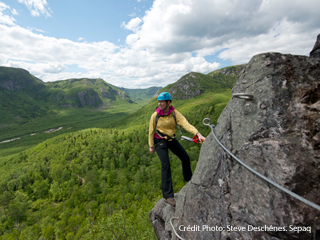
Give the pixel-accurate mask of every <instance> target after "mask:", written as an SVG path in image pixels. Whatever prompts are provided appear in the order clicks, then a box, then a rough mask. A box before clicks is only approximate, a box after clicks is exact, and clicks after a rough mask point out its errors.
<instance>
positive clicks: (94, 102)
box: [77, 88, 102, 107]
mask: <svg viewBox="0 0 320 240" xmlns="http://www.w3.org/2000/svg"><path fill="white" fill-rule="evenodd" d="M77 97H78V100H79V102H80V106H81V107H84V106H99V105H101V104H102V101H101V99H100V97H99V95H98V93H97V92H96V91H95V90H94V89H92V88H88V89H86V90H83V91H80V92H78V94H77Z"/></svg>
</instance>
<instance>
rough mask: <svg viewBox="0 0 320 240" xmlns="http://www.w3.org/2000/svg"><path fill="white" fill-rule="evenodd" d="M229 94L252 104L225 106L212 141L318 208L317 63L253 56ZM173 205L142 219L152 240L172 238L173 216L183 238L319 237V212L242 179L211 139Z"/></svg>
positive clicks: (242, 172)
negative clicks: (247, 97) (150, 226)
mask: <svg viewBox="0 0 320 240" xmlns="http://www.w3.org/2000/svg"><path fill="white" fill-rule="evenodd" d="M318 39H319V37H318ZM233 93H249V94H252V95H253V96H254V98H253V99H252V100H251V101H248V100H244V99H238V98H233V99H232V100H231V101H230V102H229V103H228V105H227V106H226V108H225V109H224V111H223V112H222V114H221V116H220V118H219V120H218V124H217V126H216V128H215V130H214V131H215V133H216V135H217V137H218V139H219V140H220V141H221V142H222V144H224V145H225V146H226V147H227V148H228V149H229V150H230V151H231V152H232V153H233V154H234V155H236V156H237V157H238V158H240V159H241V160H242V161H243V162H245V163H246V164H247V165H249V166H251V167H252V168H253V169H255V170H256V171H258V172H260V173H261V174H263V175H264V176H266V177H268V178H269V179H271V180H273V181H275V182H276V183H278V184H280V185H281V186H284V187H285V188H287V189H289V190H291V191H292V192H294V193H296V194H298V195H300V196H302V197H304V198H306V199H308V200H310V201H312V202H314V203H316V204H318V205H320V161H319V159H320V58H316V57H306V56H294V55H283V54H280V53H264V54H259V55H256V56H254V57H253V58H252V59H251V60H250V62H249V64H248V65H247V66H246V67H245V68H244V70H243V71H242V72H241V74H240V75H239V77H238V79H237V82H236V84H235V86H234V88H233ZM175 198H176V201H177V206H176V208H175V209H174V208H172V207H171V206H169V205H167V204H165V203H164V202H163V200H160V201H159V202H158V203H157V204H156V206H155V208H154V209H153V210H152V211H151V212H150V214H149V218H150V221H151V222H152V224H153V226H154V229H155V232H156V235H157V237H158V239H178V237H176V234H175V233H174V232H173V231H172V228H171V226H170V223H169V221H170V219H171V218H172V217H176V218H179V221H177V220H173V225H174V227H175V229H176V231H177V233H178V234H179V235H180V236H181V237H182V238H183V239H208V240H209V239H270V240H271V239H273V240H274V239H313V238H314V237H315V236H316V238H315V239H318V237H319V236H320V219H318V220H317V219H316V217H319V215H320V212H319V211H317V210H315V209H313V208H312V207H310V206H308V205H306V204H305V203H302V202H300V201H299V200H297V199H295V198H293V197H291V196H289V195H288V194H286V193H284V192H282V191H281V190H279V189H277V188H275V187H274V186H272V185H270V184H268V183H267V182H265V181H264V180H262V179H260V178H259V177H258V176H256V175H254V174H253V173H251V172H249V171H248V170H247V169H246V168H244V167H243V166H242V165H240V164H239V163H238V162H237V161H235V160H234V159H233V158H231V157H230V156H229V155H228V154H227V153H226V152H225V151H224V150H223V149H222V148H221V147H220V146H219V145H218V143H217V142H216V141H215V139H214V138H213V135H212V133H210V134H209V136H208V137H207V140H206V141H205V142H204V144H203V146H202V149H201V153H200V157H199V162H198V164H197V167H196V170H195V172H194V175H193V177H192V179H191V181H190V182H188V183H187V184H186V185H185V186H184V187H183V189H181V191H180V192H179V193H178V194H176V195H175ZM188 226H189V227H191V228H189V231H188V228H187V227H188ZM206 226H207V227H206ZM265 226H267V227H268V228H266V227H265ZM270 226H271V227H273V228H270ZM184 227H185V228H184ZM192 227H193V228H192ZM232 227H233V228H235V227H240V228H239V229H231V228H232ZM259 227H260V229H259ZM276 227H278V229H277V230H278V231H275V228H276ZM294 227H297V228H298V227H302V229H304V231H300V232H299V233H298V232H297V231H294V230H297V228H296V229H294ZM281 228H282V230H286V231H281ZM236 230H237V231H236Z"/></svg>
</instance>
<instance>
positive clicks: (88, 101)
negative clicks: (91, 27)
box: [0, 67, 159, 127]
mask: <svg viewBox="0 0 320 240" xmlns="http://www.w3.org/2000/svg"><path fill="white" fill-rule="evenodd" d="M158 89H159V88H157V87H156V88H148V89H125V88H118V87H115V86H113V85H111V84H108V83H107V82H105V81H104V80H103V79H100V78H98V79H88V78H82V79H67V80H60V81H56V82H48V83H45V82H43V81H41V80H40V79H38V78H36V77H34V76H33V75H31V74H30V73H29V72H28V71H26V70H24V69H19V68H9V67H0V102H1V104H0V116H1V118H0V127H1V126H5V125H6V124H11V123H23V122H26V121H29V120H30V119H33V118H36V117H42V116H45V115H47V113H48V112H49V111H50V112H51V111H52V110H53V109H63V108H87V109H94V110H106V109H109V108H114V107H116V106H117V107H119V106H121V107H122V108H123V109H125V108H130V105H131V104H133V103H134V101H140V100H142V101H146V99H148V98H149V99H151V98H152V96H153V95H154V94H155V93H156V91H157V90H158ZM130 95H132V96H133V99H134V101H133V100H132V99H131V97H130ZM126 106H127V107H126Z"/></svg>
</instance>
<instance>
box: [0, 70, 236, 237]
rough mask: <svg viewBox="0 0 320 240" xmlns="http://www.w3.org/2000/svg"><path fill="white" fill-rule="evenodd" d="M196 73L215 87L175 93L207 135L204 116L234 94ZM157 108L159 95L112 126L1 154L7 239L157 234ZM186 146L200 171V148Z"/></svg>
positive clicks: (177, 172) (2, 230)
mask: <svg viewBox="0 0 320 240" xmlns="http://www.w3.org/2000/svg"><path fill="white" fill-rule="evenodd" d="M192 74H193V75H195V76H198V77H199V78H197V79H195V80H196V81H197V82H199V83H200V85H199V86H200V87H203V86H211V85H212V86H214V87H215V88H213V89H212V88H211V89H210V88H206V89H204V91H203V92H202V93H201V94H200V95H197V96H194V97H193V98H189V99H186V100H181V99H184V97H183V96H181V99H177V98H175V99H174V101H173V104H174V106H175V107H176V108H177V109H178V110H179V111H180V112H181V113H183V114H184V115H185V116H186V117H187V119H188V120H189V122H190V123H191V124H193V125H194V126H195V127H196V128H197V129H198V130H200V132H202V134H203V135H205V136H206V135H207V134H209V130H208V129H206V128H204V127H203V125H202V119H203V118H204V117H210V118H211V119H212V120H213V121H214V122H215V121H216V120H217V118H218V116H219V115H220V113H221V111H222V109H223V108H224V107H225V105H226V104H227V103H228V102H229V100H230V98H231V88H228V87H227V86H225V85H224V84H225V83H224V82H223V81H222V80H221V79H215V78H212V77H207V76H206V75H202V74H196V73H192ZM226 77H227V79H229V80H230V81H234V80H233V79H234V78H235V77H234V76H226ZM82 81H83V80H82ZM219 82H220V84H219ZM177 84H181V83H180V82H179V81H178V82H177ZM220 85H221V86H220ZM59 87H61V86H59ZM175 87H176V86H175V84H171V85H170V86H169V87H166V88H163V89H161V91H172V89H175ZM61 88H63V87H61ZM159 92H160V91H159ZM156 106H157V101H156V98H154V99H152V100H151V101H150V103H148V104H147V105H146V106H144V107H142V108H141V109H139V111H137V112H135V113H132V114H130V115H128V116H127V117H125V118H123V119H120V118H119V119H118V121H116V122H114V123H113V124H112V128H108V129H101V128H93V129H92V128H91V129H86V130H81V131H78V132H76V133H66V134H63V135H60V136H57V137H55V138H52V139H49V140H47V141H44V142H43V143H41V144H39V145H38V146H36V147H34V148H31V149H29V150H27V151H24V152H22V153H21V154H19V155H13V156H10V157H7V158H2V159H1V158H0V175H1V176H2V177H1V179H0V205H1V208H0V234H1V235H2V236H4V238H5V239H9V238H17V239H19V238H20V239H28V238H29V239H32V238H34V239H38V238H44V239H79V238H80V237H81V239H104V238H105V239H113V238H116V239H156V236H155V234H154V232H153V229H152V226H151V224H150V223H149V221H148V212H149V211H150V210H151V208H152V206H153V205H154V203H155V202H156V201H157V200H158V199H159V198H161V187H160V186H161V178H160V174H161V173H160V168H161V166H160V161H159V159H158V157H157V156H156V155H151V154H150V153H149V152H148V143H147V139H148V123H149V119H150V116H151V114H152V112H153V111H154V110H155V107H156ZM183 134H185V135H187V136H190V135H189V134H188V133H186V132H183ZM181 144H182V145H183V146H184V147H185V149H186V151H187V152H188V154H189V155H190V158H191V165H192V169H193V170H194V169H195V166H196V164H197V159H198V155H199V151H200V147H201V146H200V144H198V145H195V144H193V143H191V142H182V141H181ZM170 159H171V161H172V166H171V167H172V172H173V183H174V188H175V190H176V191H178V190H179V189H181V188H182V187H183V186H184V184H185V183H184V181H183V177H182V174H181V162H180V160H179V159H178V158H177V157H175V156H174V155H171V156H170Z"/></svg>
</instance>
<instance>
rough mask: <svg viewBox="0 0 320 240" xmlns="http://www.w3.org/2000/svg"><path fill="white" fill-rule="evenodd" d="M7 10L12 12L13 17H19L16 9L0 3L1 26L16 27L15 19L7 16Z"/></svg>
mask: <svg viewBox="0 0 320 240" xmlns="http://www.w3.org/2000/svg"><path fill="white" fill-rule="evenodd" d="M6 10H11V13H12V14H13V15H17V14H18V13H17V11H16V10H15V9H11V8H10V7H9V6H8V5H6V4H4V3H3V2H0V24H5V25H9V26H13V25H15V21H16V20H15V19H14V17H12V16H9V15H7V14H5V12H6Z"/></svg>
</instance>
